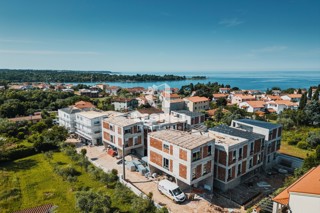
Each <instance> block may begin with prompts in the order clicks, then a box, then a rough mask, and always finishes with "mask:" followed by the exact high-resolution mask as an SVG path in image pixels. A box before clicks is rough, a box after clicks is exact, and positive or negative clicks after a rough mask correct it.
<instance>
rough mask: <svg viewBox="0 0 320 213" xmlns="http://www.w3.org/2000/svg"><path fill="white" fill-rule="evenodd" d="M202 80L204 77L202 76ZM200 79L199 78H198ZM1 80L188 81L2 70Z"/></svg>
mask: <svg viewBox="0 0 320 213" xmlns="http://www.w3.org/2000/svg"><path fill="white" fill-rule="evenodd" d="M201 77H202V78H203V77H204V76H201ZM196 78H199V76H196ZM0 79H2V80H6V81H9V82H47V83H50V82H54V83H56V82H61V83H63V82H144V81H176V80H186V79H187V78H186V77H185V76H177V75H162V76H160V75H152V74H136V75H121V74H111V73H110V72H88V71H56V70H10V69H2V70H0Z"/></svg>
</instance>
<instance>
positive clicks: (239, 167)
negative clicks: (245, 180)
mask: <svg viewBox="0 0 320 213" xmlns="http://www.w3.org/2000/svg"><path fill="white" fill-rule="evenodd" d="M240 174H241V163H240V164H238V175H240Z"/></svg>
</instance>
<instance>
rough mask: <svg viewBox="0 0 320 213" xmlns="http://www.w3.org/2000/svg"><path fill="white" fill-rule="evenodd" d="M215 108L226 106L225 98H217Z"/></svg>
mask: <svg viewBox="0 0 320 213" xmlns="http://www.w3.org/2000/svg"><path fill="white" fill-rule="evenodd" d="M217 106H227V99H225V98H218V100H217Z"/></svg>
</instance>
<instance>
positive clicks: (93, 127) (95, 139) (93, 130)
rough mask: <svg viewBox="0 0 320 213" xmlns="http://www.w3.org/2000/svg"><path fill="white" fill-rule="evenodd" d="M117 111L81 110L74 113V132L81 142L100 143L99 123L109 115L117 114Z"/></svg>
mask: <svg viewBox="0 0 320 213" xmlns="http://www.w3.org/2000/svg"><path fill="white" fill-rule="evenodd" d="M118 115H120V114H118V113H117V112H113V111H106V112H103V111H93V110H91V111H83V112H79V113H76V114H75V116H76V119H75V122H76V132H75V133H76V134H77V135H78V136H79V137H80V139H81V141H82V142H85V143H89V144H92V145H101V144H102V133H101V123H102V120H103V119H104V118H107V117H110V116H118Z"/></svg>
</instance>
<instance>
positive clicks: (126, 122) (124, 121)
mask: <svg viewBox="0 0 320 213" xmlns="http://www.w3.org/2000/svg"><path fill="white" fill-rule="evenodd" d="M104 121H106V122H108V123H111V124H115V125H117V126H121V127H125V126H130V125H133V124H138V123H142V122H141V121H140V120H138V119H130V118H126V117H122V116H119V117H110V118H106V119H104Z"/></svg>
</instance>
